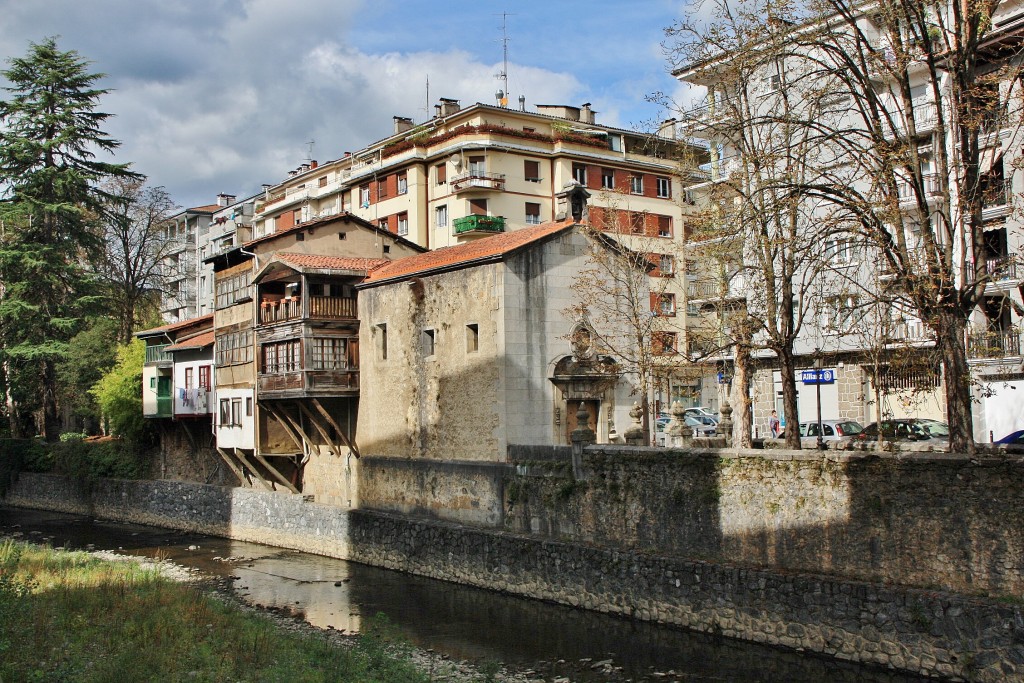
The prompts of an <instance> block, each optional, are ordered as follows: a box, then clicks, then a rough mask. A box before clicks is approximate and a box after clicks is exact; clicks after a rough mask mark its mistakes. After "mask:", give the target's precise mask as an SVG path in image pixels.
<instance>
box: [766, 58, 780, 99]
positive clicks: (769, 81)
mask: <svg viewBox="0 0 1024 683" xmlns="http://www.w3.org/2000/svg"><path fill="white" fill-rule="evenodd" d="M768 69H769V70H770V73H769V74H768V75H767V76H766V77H765V78H764V79H763V83H764V89H765V92H775V91H777V90H779V89H780V88H781V87H782V75H783V74H784V73H785V66H783V64H782V61H781V60H777V61H776V62H775V63H773V64H769V65H768Z"/></svg>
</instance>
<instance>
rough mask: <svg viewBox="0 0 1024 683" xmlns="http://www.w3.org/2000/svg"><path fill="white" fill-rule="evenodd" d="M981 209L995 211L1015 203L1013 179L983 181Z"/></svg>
mask: <svg viewBox="0 0 1024 683" xmlns="http://www.w3.org/2000/svg"><path fill="white" fill-rule="evenodd" d="M982 182H983V185H982V190H981V208H982V209H994V208H997V207H1003V206H1009V205H1010V204H1012V203H1013V182H1012V179H1011V178H1006V179H1003V178H1000V179H999V180H991V181H988V182H985V181H982Z"/></svg>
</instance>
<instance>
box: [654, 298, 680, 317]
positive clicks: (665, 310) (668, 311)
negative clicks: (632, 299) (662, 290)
mask: <svg viewBox="0 0 1024 683" xmlns="http://www.w3.org/2000/svg"><path fill="white" fill-rule="evenodd" d="M653 296H654V297H655V303H656V308H655V310H654V312H655V313H657V314H658V315H668V316H672V315H675V314H676V295H675V294H655V295H653Z"/></svg>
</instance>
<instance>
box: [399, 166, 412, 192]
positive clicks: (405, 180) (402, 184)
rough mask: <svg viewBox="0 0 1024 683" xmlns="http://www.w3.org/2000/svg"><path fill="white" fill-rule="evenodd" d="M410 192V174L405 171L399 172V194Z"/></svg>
mask: <svg viewBox="0 0 1024 683" xmlns="http://www.w3.org/2000/svg"><path fill="white" fill-rule="evenodd" d="M408 193H409V176H408V174H406V172H405V171H402V172H401V173H399V174H398V194H408Z"/></svg>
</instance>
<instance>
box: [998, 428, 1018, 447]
mask: <svg viewBox="0 0 1024 683" xmlns="http://www.w3.org/2000/svg"><path fill="white" fill-rule="evenodd" d="M996 443H997V444H1003V445H1007V446H1008V445H1017V446H1024V429H1018V430H1017V431H1015V432H1010V433H1009V434H1007V435H1006V436H1004V437H1003V438H1001V439H999V441H996Z"/></svg>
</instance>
